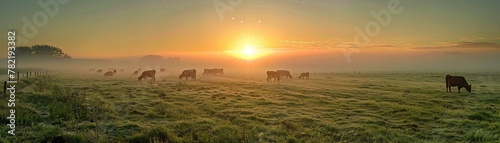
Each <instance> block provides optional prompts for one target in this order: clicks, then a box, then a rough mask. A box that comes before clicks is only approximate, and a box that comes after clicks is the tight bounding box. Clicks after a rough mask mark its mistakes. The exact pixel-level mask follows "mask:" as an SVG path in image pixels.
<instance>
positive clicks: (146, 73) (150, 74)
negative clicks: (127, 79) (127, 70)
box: [137, 70, 156, 81]
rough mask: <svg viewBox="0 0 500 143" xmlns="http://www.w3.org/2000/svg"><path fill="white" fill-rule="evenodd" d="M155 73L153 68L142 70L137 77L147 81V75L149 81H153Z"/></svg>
mask: <svg viewBox="0 0 500 143" xmlns="http://www.w3.org/2000/svg"><path fill="white" fill-rule="evenodd" d="M155 74H156V71H155V70H149V71H144V72H142V74H141V76H139V77H138V78H137V79H138V80H139V81H141V80H142V79H146V81H148V78H147V77H150V78H151V80H150V81H155Z"/></svg>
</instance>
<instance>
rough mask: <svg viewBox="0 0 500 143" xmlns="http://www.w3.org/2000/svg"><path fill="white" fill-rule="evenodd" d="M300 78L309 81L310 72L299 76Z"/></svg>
mask: <svg viewBox="0 0 500 143" xmlns="http://www.w3.org/2000/svg"><path fill="white" fill-rule="evenodd" d="M299 78H307V79H309V72H304V73H301V74H300V75H299Z"/></svg>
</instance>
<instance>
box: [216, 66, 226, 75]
mask: <svg viewBox="0 0 500 143" xmlns="http://www.w3.org/2000/svg"><path fill="white" fill-rule="evenodd" d="M215 74H216V75H217V74H220V75H223V74H224V69H217V68H216V69H215Z"/></svg>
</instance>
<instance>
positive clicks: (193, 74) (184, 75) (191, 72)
mask: <svg viewBox="0 0 500 143" xmlns="http://www.w3.org/2000/svg"><path fill="white" fill-rule="evenodd" d="M182 78H186V80H188V78H191V80H196V69H189V70H184V71H182V73H181V75H179V79H182Z"/></svg>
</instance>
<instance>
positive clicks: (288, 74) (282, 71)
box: [276, 70, 292, 79]
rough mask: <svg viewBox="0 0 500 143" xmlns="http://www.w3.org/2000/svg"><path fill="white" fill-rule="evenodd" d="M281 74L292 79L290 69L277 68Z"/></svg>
mask: <svg viewBox="0 0 500 143" xmlns="http://www.w3.org/2000/svg"><path fill="white" fill-rule="evenodd" d="M276 72H278V73H279V74H280V77H283V76H284V77H286V78H290V79H292V74H290V71H287V70H276Z"/></svg>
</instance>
